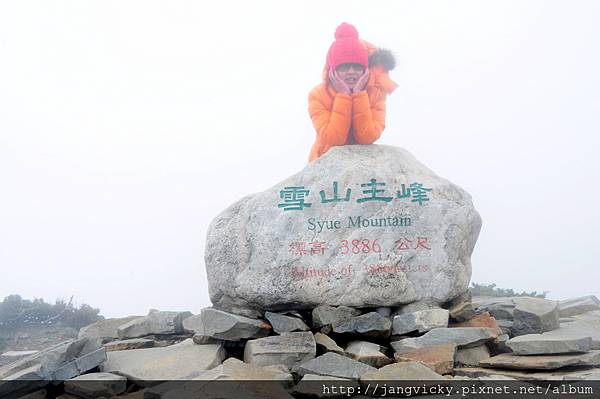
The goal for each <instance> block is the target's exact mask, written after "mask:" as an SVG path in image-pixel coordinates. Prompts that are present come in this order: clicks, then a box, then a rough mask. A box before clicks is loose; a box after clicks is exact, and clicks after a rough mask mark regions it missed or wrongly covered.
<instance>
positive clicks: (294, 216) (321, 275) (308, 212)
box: [205, 145, 481, 314]
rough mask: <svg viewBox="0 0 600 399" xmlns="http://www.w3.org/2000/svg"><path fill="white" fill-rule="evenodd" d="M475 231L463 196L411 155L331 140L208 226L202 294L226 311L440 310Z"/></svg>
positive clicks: (460, 286)
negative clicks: (324, 307)
mask: <svg viewBox="0 0 600 399" xmlns="http://www.w3.org/2000/svg"><path fill="white" fill-rule="evenodd" d="M480 229H481V218H480V216H479V214H478V213H477V211H476V210H475V208H474V207H473V204H472V201H471V196H470V195H469V194H468V193H467V192H465V191H464V190H463V189H461V188H460V187H458V186H456V185H455V184H453V183H451V182H449V181H448V180H446V179H444V178H442V177H440V176H438V175H436V174H435V173H434V172H433V171H431V170H430V169H428V168H427V167H426V166H425V165H423V164H422V163H421V162H419V161H418V160H416V159H415V158H414V157H413V156H412V155H411V154H410V153H409V152H408V151H406V150H404V149H402V148H398V147H393V146H386V145H348V146H339V147H333V148H331V149H330V150H329V151H328V152H327V153H326V154H325V155H323V156H322V157H320V158H319V159H317V160H316V161H313V162H311V163H309V164H308V165H307V166H306V167H305V168H304V169H303V170H301V171H300V172H298V173H297V174H295V175H293V176H291V177H289V178H288V179H286V180H284V181H282V182H280V183H278V184H276V185H274V186H273V187H271V188H269V189H267V190H265V191H263V192H261V193H257V194H252V195H248V196H246V197H244V198H242V199H240V200H239V201H238V202H236V203H234V204H233V205H231V206H230V207H228V208H227V209H226V210H224V211H223V212H222V213H221V214H220V215H218V216H217V217H216V218H215V219H214V220H213V221H212V223H211V225H210V227H209V230H208V234H207V244H206V252H205V263H206V271H207V275H208V283H209V294H210V298H211V300H212V303H213V304H214V306H215V308H218V309H223V310H227V311H230V312H233V313H242V312H247V309H265V310H271V311H278V310H283V309H287V308H290V307H293V308H297V309H301V308H305V309H306V308H313V307H315V306H318V305H320V304H329V305H334V306H339V305H346V306H351V307H378V306H398V305H401V304H407V303H413V302H418V301H423V302H427V303H432V304H436V305H439V304H442V303H444V302H447V301H449V300H450V299H452V298H454V297H456V296H458V295H459V294H461V293H463V292H464V291H466V289H467V287H468V284H469V280H470V277H471V259H470V258H471V253H472V252H473V248H474V246H475V242H476V240H477V237H478V235H479V231H480ZM243 314H245V313H243Z"/></svg>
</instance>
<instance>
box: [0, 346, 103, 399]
mask: <svg viewBox="0 0 600 399" xmlns="http://www.w3.org/2000/svg"><path fill="white" fill-rule="evenodd" d="M105 360H106V352H105V350H104V348H103V347H102V344H101V341H100V339H95V338H81V339H76V340H69V341H65V342H62V343H59V344H56V345H53V346H51V347H49V348H46V349H44V350H41V351H39V352H37V353H35V354H33V355H31V356H28V357H25V358H23V359H21V360H17V361H16V362H13V363H11V364H9V365H6V366H3V367H0V397H2V396H3V395H7V396H8V394H11V396H15V395H18V394H21V395H23V394H27V393H30V392H33V391H35V390H36V389H38V388H40V387H42V386H44V385H45V384H46V381H48V380H68V379H70V378H73V377H76V376H78V375H80V374H82V373H85V372H86V371H88V370H91V369H93V368H94V367H97V366H98V365H100V364H101V363H102V362H104V361H105ZM15 380H19V381H22V382H23V384H19V383H15ZM35 381H37V382H35Z"/></svg>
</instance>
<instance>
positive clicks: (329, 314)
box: [312, 305, 360, 328]
mask: <svg viewBox="0 0 600 399" xmlns="http://www.w3.org/2000/svg"><path fill="white" fill-rule="evenodd" d="M358 315H360V311H359V310H358V309H354V308H351V307H348V306H330V305H321V306H317V307H316V308H314V309H313V310H312V325H313V327H315V328H321V327H324V326H327V325H330V324H333V323H338V322H340V321H344V320H348V319H351V318H352V317H355V316H358Z"/></svg>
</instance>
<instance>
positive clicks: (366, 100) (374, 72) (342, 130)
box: [308, 40, 398, 162]
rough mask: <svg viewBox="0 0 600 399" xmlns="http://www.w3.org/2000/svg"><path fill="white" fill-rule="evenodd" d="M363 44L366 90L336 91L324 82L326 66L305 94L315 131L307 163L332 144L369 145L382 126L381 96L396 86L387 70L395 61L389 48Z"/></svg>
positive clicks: (382, 98)
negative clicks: (366, 54)
mask: <svg viewBox="0 0 600 399" xmlns="http://www.w3.org/2000/svg"><path fill="white" fill-rule="evenodd" d="M363 43H364V44H365V46H366V47H367V50H368V52H369V71H370V72H369V80H368V82H367V86H366V91H364V90H363V91H360V92H358V93H352V94H350V95H348V94H344V93H338V92H336V91H335V90H334V89H333V87H332V86H331V85H329V83H328V78H327V76H328V72H329V71H328V68H327V66H325V68H324V69H323V83H321V84H320V85H318V86H317V87H315V88H314V89H312V90H311V91H310V94H309V95H308V113H309V114H310V118H311V119H312V122H313V126H314V127H315V130H316V131H317V138H316V140H315V143H314V144H313V146H312V148H311V150H310V155H309V158H308V160H309V162H310V161H313V160H315V159H317V158H318V157H320V156H321V155H323V154H324V153H326V152H327V150H329V149H330V148H331V147H332V146H334V145H347V144H372V143H373V142H375V141H376V140H377V139H378V138H379V136H381V132H382V131H383V129H384V128H385V99H386V96H387V95H388V94H389V93H391V92H392V91H394V90H395V89H396V88H397V87H398V85H397V84H396V83H394V81H392V80H391V79H390V77H389V75H388V71H390V70H392V69H394V67H395V66H396V61H395V59H394V56H393V54H392V53H391V52H390V51H389V50H385V49H379V48H376V47H375V46H373V45H372V44H370V43H368V42H365V41H364V40H363Z"/></svg>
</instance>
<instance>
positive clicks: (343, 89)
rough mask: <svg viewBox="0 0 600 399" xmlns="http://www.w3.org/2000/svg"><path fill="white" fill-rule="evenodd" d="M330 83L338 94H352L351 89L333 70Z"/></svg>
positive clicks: (330, 73)
mask: <svg viewBox="0 0 600 399" xmlns="http://www.w3.org/2000/svg"><path fill="white" fill-rule="evenodd" d="M329 81H330V82H331V85H332V86H333V88H334V89H335V91H337V92H338V93H344V94H350V87H349V86H348V85H347V84H346V82H344V81H343V80H342V79H341V78H340V77H339V76H338V74H337V73H336V72H335V71H334V70H333V69H331V68H330V69H329Z"/></svg>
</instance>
